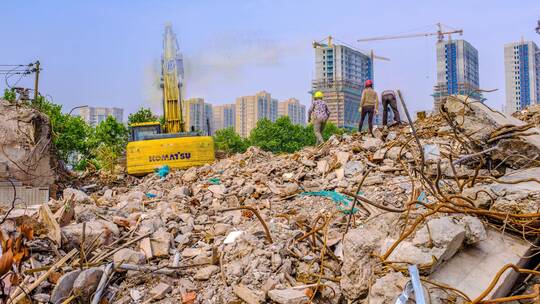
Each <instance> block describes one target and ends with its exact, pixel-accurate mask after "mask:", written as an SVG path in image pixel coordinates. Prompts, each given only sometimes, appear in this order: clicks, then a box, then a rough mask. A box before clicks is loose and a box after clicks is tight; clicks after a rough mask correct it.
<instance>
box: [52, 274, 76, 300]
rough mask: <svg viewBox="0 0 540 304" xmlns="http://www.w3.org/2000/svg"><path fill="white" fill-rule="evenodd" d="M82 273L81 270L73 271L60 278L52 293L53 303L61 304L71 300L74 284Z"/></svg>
mask: <svg viewBox="0 0 540 304" xmlns="http://www.w3.org/2000/svg"><path fill="white" fill-rule="evenodd" d="M80 273H81V270H73V271H70V272H68V273H66V274H64V275H63V276H61V277H60V279H59V280H58V282H57V283H56V286H54V289H53V291H52V293H51V299H50V301H51V303H53V304H60V303H63V302H64V301H65V300H67V298H69V296H70V294H71V291H72V290H73V283H75V280H76V279H77V277H78V276H79V274H80Z"/></svg>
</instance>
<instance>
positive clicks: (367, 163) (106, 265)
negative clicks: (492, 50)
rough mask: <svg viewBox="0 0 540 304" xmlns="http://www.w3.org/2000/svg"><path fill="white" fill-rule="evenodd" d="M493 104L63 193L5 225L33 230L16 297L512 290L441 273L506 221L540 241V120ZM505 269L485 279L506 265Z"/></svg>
mask: <svg viewBox="0 0 540 304" xmlns="http://www.w3.org/2000/svg"><path fill="white" fill-rule="evenodd" d="M485 108H487V107H485V106H484V105H482V104H479V103H470V102H466V101H465V100H464V98H461V97H449V98H448V100H446V102H445V103H444V104H443V111H441V113H440V114H437V115H434V116H430V117H427V118H426V119H423V120H419V121H417V122H416V123H415V124H414V128H411V127H410V126H408V125H398V126H393V127H391V128H389V129H382V130H380V129H379V130H377V132H376V137H375V138H373V137H368V136H362V135H361V134H353V135H343V136H339V137H338V136H334V137H332V138H330V139H329V140H328V141H327V142H326V143H325V144H323V145H321V146H319V147H308V148H305V149H303V150H301V151H299V152H297V153H294V154H284V155H274V154H272V153H268V152H264V151H262V150H260V149H258V148H255V147H251V148H249V149H248V151H247V152H245V153H243V154H238V155H235V156H232V157H230V158H226V159H222V160H219V161H217V162H216V163H214V164H211V165H205V166H202V167H198V168H190V169H187V170H181V171H173V172H171V173H170V174H168V175H167V176H165V177H163V178H160V177H159V176H157V175H149V176H146V177H144V178H142V179H139V180H134V182H133V184H132V185H130V186H128V187H111V188H105V189H101V190H99V191H96V192H94V193H92V194H90V195H88V194H87V193H84V192H83V191H80V190H77V189H71V188H69V189H65V190H64V195H63V199H62V200H58V201H54V200H53V201H50V202H49V203H48V204H45V205H42V206H38V207H37V208H35V209H32V208H29V209H26V210H24V212H23V213H22V214H21V213H17V214H12V215H9V216H8V217H7V219H6V220H5V222H4V223H3V224H2V227H1V228H2V232H3V234H4V237H5V238H6V237H20V235H21V234H22V232H21V229H20V223H21V222H25V223H31V224H32V229H33V236H31V237H29V238H28V239H27V240H26V239H25V242H24V244H23V245H24V246H27V248H29V249H31V252H32V253H31V254H30V252H28V253H26V254H24V258H23V259H22V262H21V265H20V269H19V271H18V272H13V274H12V277H15V276H16V277H17V278H18V279H19V281H22V282H21V283H20V284H18V285H19V286H21V287H22V289H24V291H25V292H22V290H21V289H20V288H17V287H16V286H15V285H16V284H14V286H13V287H12V288H11V294H10V297H11V298H12V299H16V300H22V299H24V298H25V297H26V295H25V293H26V294H29V295H30V296H31V297H32V298H33V299H34V301H38V302H44V303H46V302H52V303H66V301H68V302H69V301H81V302H88V303H90V302H91V303H102V302H103V301H105V302H108V303H151V302H160V303H178V302H182V303H241V302H246V303H250V304H251V303H264V302H276V303H282V304H296V303H308V302H310V301H312V302H316V303H345V302H351V301H368V302H369V303H395V302H396V299H397V298H398V296H400V294H401V296H404V297H405V298H407V297H409V298H414V297H415V295H411V294H406V293H405V292H404V290H408V289H410V287H407V286H409V285H410V284H408V282H409V281H410V280H411V277H412V274H411V273H410V272H409V268H408V266H410V265H416V267H417V268H418V270H419V273H420V275H421V281H422V284H423V286H424V292H425V297H426V298H429V300H430V301H429V302H430V303H467V302H472V301H473V300H475V301H476V302H475V303H478V302H479V301H481V300H483V299H484V298H486V299H487V298H489V297H491V298H495V297H501V296H498V295H497V292H498V291H497V290H499V289H498V287H497V286H500V285H499V284H497V281H494V284H493V286H492V287H491V289H488V285H487V284H486V285H483V286H481V290H480V291H484V290H486V292H482V293H481V292H478V293H477V294H466V293H464V292H462V291H460V290H459V289H457V288H454V286H449V285H447V283H445V282H443V281H442V280H439V279H434V277H435V276H436V275H437V273H439V274H440V272H441V271H443V270H444V267H445V266H446V265H448V263H449V262H450V261H452V259H454V258H455V257H456V256H458V255H459V254H460V252H464V251H466V250H469V249H472V250H479V249H477V248H480V247H481V246H482V244H484V243H485V242H488V240H489V238H490V235H492V234H494V233H495V234H497V235H498V234H500V232H499V231H498V230H497V229H498V228H499V229H500V230H502V231H505V233H515V234H516V235H518V236H519V237H517V238H516V239H517V240H519V238H521V239H523V238H528V239H529V240H534V238H535V237H536V236H537V235H538V232H537V228H536V226H535V220H536V219H537V218H538V216H540V214H538V213H537V212H538V211H537V210H538V207H539V205H538V197H540V195H539V193H540V192H538V191H540V188H539V187H540V180H538V179H537V177H538V175H536V176H535V175H534V174H535V173H534V172H536V171H534V170H537V169H538V167H537V164H536V162H537V161H538V157H539V156H540V153H538V154H535V153H536V152H539V151H538V147H539V146H537V145H536V141H535V140H536V139H535V136H537V135H532V133H533V132H535V131H536V129H535V128H533V127H531V126H529V125H527V124H524V123H522V122H516V123H514V124H513V123H511V122H508V121H503V118H500V117H499V118H493V117H492V114H491V113H490V111H489V110H486V109H485ZM497 115H498V114H497ZM508 145H509V146H511V147H510V148H511V149H512V150H511V151H512V152H511V154H509V152H508V151H507V150H506V148H504V147H507V146H508ZM517 153H519V154H520V155H521V157H515V155H517ZM534 155H536V157H535V156H534ZM524 160H527V161H524ZM522 185H526V186H523V187H522ZM35 219H38V221H35ZM18 227H19V228H18ZM516 242H517V241H516ZM516 248H517V247H516ZM499 262H501V261H499ZM501 263H503V264H501V265H499V266H496V265H492V268H493V269H492V271H493V272H492V274H491V273H490V274H489V280H491V279H492V278H493V277H495V274H496V272H497V271H498V270H499V268H501V267H502V266H503V265H504V264H506V263H510V262H506V261H502V262H501ZM522 266H523V265H520V266H515V269H516V271H519V272H522V271H523V270H522V269H521V267H522ZM0 270H1V269H0ZM458 272H464V271H460V270H458ZM529 273H530V272H529ZM439 276H440V275H439ZM505 278H506V277H503V279H505ZM499 279H500V278H494V280H499ZM503 279H500V281H502V280H503ZM478 281H479V282H480V280H478ZM523 286H524V285H523ZM524 287H525V288H528V287H529V286H524ZM531 288H532V287H531ZM535 288H536V287H535ZM492 290H493V293H491V291H492ZM531 290H532V289H529V290H527V291H526V290H523V291H522V292H521V293H522V294H525V296H529V295H530V294H531ZM504 296H506V294H505V295H504ZM533 296H534V294H533ZM475 298H476V299H475ZM531 298H532V296H531ZM100 301H101V302H100ZM403 303H405V302H403Z"/></svg>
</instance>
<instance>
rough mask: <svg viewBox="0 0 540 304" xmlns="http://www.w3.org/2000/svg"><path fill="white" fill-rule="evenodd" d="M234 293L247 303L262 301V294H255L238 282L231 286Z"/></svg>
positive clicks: (256, 303) (255, 303) (253, 303)
mask: <svg viewBox="0 0 540 304" xmlns="http://www.w3.org/2000/svg"><path fill="white" fill-rule="evenodd" d="M233 291H234V294H236V296H238V297H239V298H240V299H241V300H242V301H244V302H246V303H247V304H258V303H264V295H257V294H255V292H253V291H252V290H251V289H249V288H248V287H246V286H244V285H242V284H240V285H236V286H234V287H233Z"/></svg>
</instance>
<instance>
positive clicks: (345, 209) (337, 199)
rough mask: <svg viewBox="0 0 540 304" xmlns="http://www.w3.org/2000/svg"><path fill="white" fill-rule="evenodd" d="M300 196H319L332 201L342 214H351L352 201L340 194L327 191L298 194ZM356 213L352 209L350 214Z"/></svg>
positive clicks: (356, 210) (355, 210)
mask: <svg viewBox="0 0 540 304" xmlns="http://www.w3.org/2000/svg"><path fill="white" fill-rule="evenodd" d="M358 194H359V195H362V194H364V193H362V192H359V193H358ZM300 195H305V196H321V197H326V198H329V199H331V200H332V201H334V203H335V204H336V207H337V208H338V210H339V211H341V212H342V213H344V214H350V213H351V204H352V203H353V200H352V199H351V198H350V197H348V196H345V195H343V194H341V193H337V192H336V191H328V190H323V191H308V192H303V193H300ZM356 212H358V209H357V208H354V209H353V210H352V213H353V214H354V213H356Z"/></svg>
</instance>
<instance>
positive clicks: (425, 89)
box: [0, 0, 540, 117]
mask: <svg viewBox="0 0 540 304" xmlns="http://www.w3.org/2000/svg"><path fill="white" fill-rule="evenodd" d="M0 12H1V14H2V17H1V18H0V34H1V37H2V47H0V64H19V63H29V62H32V61H35V60H36V59H39V60H40V61H41V63H42V67H43V72H42V75H41V79H40V91H41V93H42V94H48V95H50V96H52V98H53V100H54V101H55V102H57V103H61V104H62V105H64V109H65V111H69V109H71V108H72V107H75V106H78V105H85V104H88V105H95V106H117V107H123V108H124V109H125V110H126V113H125V114H124V116H125V117H127V113H129V112H132V111H135V110H136V109H137V108H139V107H140V106H145V107H152V108H153V109H154V110H156V111H158V112H159V111H161V107H160V102H161V101H160V91H159V90H158V89H157V87H156V77H157V74H156V71H157V69H158V68H159V67H158V64H159V58H160V56H161V46H162V33H163V28H164V24H165V23H166V22H171V23H172V24H173V28H174V30H175V32H176V34H177V36H178V37H179V40H180V47H181V50H182V52H183V53H184V57H185V61H186V64H185V65H186V73H187V79H186V82H187V83H186V91H187V92H186V95H187V97H204V98H205V99H206V101H207V102H211V103H216V104H222V103H231V102H233V101H234V99H235V98H236V97H237V96H241V95H250V94H253V93H255V92H257V91H260V90H267V91H269V92H270V93H272V95H273V96H274V97H275V98H278V99H280V100H281V99H285V98H289V97H296V98H298V99H300V100H301V102H303V103H304V104H308V103H309V101H310V96H309V94H308V91H309V89H310V81H311V79H312V75H313V66H314V63H313V62H314V58H313V57H314V52H313V49H312V47H311V42H312V41H313V40H321V39H323V38H324V37H325V36H327V35H333V36H334V37H336V38H337V39H339V40H341V41H344V42H347V43H348V44H351V45H353V46H355V47H357V48H359V49H362V50H366V51H368V50H370V49H374V50H375V52H376V53H378V54H380V55H381V56H385V57H388V58H390V59H391V62H385V61H377V62H376V63H375V81H376V83H377V88H376V89H377V90H382V89H385V88H400V89H401V90H402V91H403V93H404V95H405V98H406V101H407V102H408V104H409V105H410V107H411V108H412V110H418V109H430V108H431V107H432V98H431V97H430V94H431V91H432V88H433V85H434V83H435V80H436V79H435V77H436V71H435V69H436V66H435V42H436V38H434V37H432V38H415V39H406V40H393V41H383V42H371V43H363V44H359V43H357V42H356V39H358V38H361V37H369V36H378V35H387V34H398V33H412V32H416V31H419V32H423V31H435V30H436V28H435V24H436V23H437V22H442V23H443V24H447V25H449V26H452V27H453V28H462V29H463V30H464V35H463V36H462V37H463V38H464V39H466V40H468V41H469V42H470V43H471V44H473V46H475V47H476V48H477V49H478V51H479V53H480V85H481V87H482V88H485V89H493V88H498V89H499V91H497V92H495V93H490V94H489V95H487V96H486V97H488V103H489V104H490V105H493V106H495V107H496V108H498V109H500V107H501V106H502V104H503V103H504V65H503V45H504V44H505V43H508V42H512V41H518V40H520V39H521V37H522V36H523V37H524V39H526V40H533V41H536V42H537V43H539V42H540V36H539V35H537V34H536V33H535V32H534V27H535V26H536V22H537V20H538V18H540V3H539V2H538V0H524V1H494V0H491V1H488V0H485V1H470V0H468V1H465V0H458V1H412V0H411V1H352V0H334V1H319V0H311V1H307V0H297V1H292V0H288V1H287V0H254V1H247V0H246V1H239V0H227V1H224V0H221V1H218V0H216V1H211V0H198V1H149V0H147V1H142V0H123V1H111V0H109V1H104V0H95V1H59V0H58V1H55V0H48V1H45V0H41V1H37V0H36V1H32V0H26V1H16V0H2V1H1V3H0ZM2 78H3V77H2ZM12 82H13V80H12ZM19 85H23V86H28V87H31V86H32V85H33V80H32V78H24V79H22V80H21V82H20V83H19ZM5 86H6V84H5V82H4V79H0V89H2V90H3V89H4V88H5Z"/></svg>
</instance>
